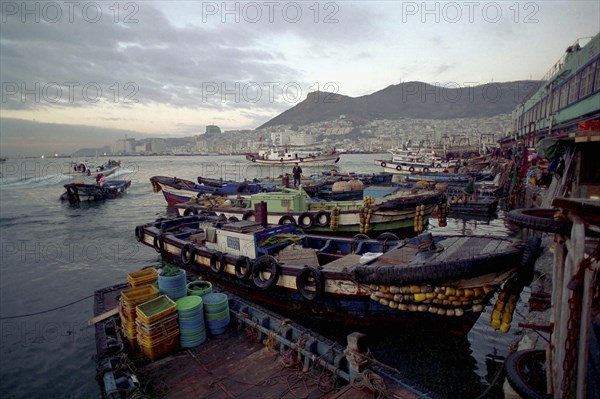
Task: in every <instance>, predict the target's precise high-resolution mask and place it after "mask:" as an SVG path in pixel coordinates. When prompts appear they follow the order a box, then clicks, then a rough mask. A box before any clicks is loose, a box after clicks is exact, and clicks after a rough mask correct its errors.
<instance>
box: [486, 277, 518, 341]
mask: <svg viewBox="0 0 600 399" xmlns="http://www.w3.org/2000/svg"><path fill="white" fill-rule="evenodd" d="M521 291H523V286H522V285H521V284H518V283H516V282H515V281H514V279H511V280H508V281H507V282H506V284H504V287H502V291H501V292H500V294H498V299H497V300H496V303H495V304H494V310H492V315H491V316H490V324H491V325H492V327H493V328H494V330H500V331H501V332H503V333H507V332H508V331H510V325H511V323H512V319H513V314H514V313H515V308H516V306H517V301H518V300H519V298H520V297H521Z"/></svg>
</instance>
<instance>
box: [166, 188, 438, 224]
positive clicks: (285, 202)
mask: <svg viewBox="0 0 600 399" xmlns="http://www.w3.org/2000/svg"><path fill="white" fill-rule="evenodd" d="M445 198H446V197H445V195H444V193H443V192H441V191H439V190H430V189H423V190H417V189H411V190H398V191H396V192H395V193H393V194H390V195H388V196H385V197H383V198H378V199H375V198H372V197H365V198H364V199H362V200H352V201H323V200H318V199H311V198H307V195H306V193H305V192H304V190H303V188H302V186H300V188H299V189H291V188H283V189H282V191H279V192H269V193H258V194H253V195H251V196H250V197H249V198H224V197H215V196H211V197H209V196H200V197H199V198H195V199H192V200H191V201H188V202H185V203H180V204H177V205H176V208H177V211H178V214H179V215H180V216H188V215H193V214H215V215H221V216H223V217H224V218H228V219H231V220H254V219H255V218H256V210H255V209H256V207H257V205H258V207H259V208H260V204H261V203H262V204H264V207H265V208H266V209H268V212H267V210H266V209H265V210H264V212H267V213H268V216H267V220H268V223H269V224H274V225H276V224H287V223H291V224H297V225H298V226H299V227H300V228H302V229H305V230H306V231H310V232H312V233H317V232H318V233H320V234H346V235H352V234H356V233H366V234H378V233H382V232H385V231H393V232H397V233H400V234H406V233H407V232H408V233H410V234H414V231H419V232H420V231H422V230H423V229H424V226H426V225H427V223H428V221H429V215H430V214H431V212H432V211H433V209H434V208H435V206H436V205H437V204H438V203H442V202H444V201H445Z"/></svg>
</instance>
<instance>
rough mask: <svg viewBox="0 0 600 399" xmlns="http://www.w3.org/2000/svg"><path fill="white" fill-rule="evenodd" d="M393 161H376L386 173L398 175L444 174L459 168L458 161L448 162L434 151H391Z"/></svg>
mask: <svg viewBox="0 0 600 399" xmlns="http://www.w3.org/2000/svg"><path fill="white" fill-rule="evenodd" d="M389 152H390V153H391V154H392V159H391V160H381V159H379V160H375V164H377V165H379V166H381V167H382V168H383V170H384V171H386V172H391V173H398V174H411V173H429V172H444V171H448V169H449V168H454V167H455V166H458V161H456V160H452V161H446V160H442V159H440V158H439V157H437V156H436V154H435V152H433V151H426V150H423V149H417V150H391V151H389Z"/></svg>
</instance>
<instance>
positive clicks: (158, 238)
mask: <svg viewBox="0 0 600 399" xmlns="http://www.w3.org/2000/svg"><path fill="white" fill-rule="evenodd" d="M152 245H153V246H154V250H155V251H156V252H158V253H159V254H161V255H162V254H163V252H164V251H165V239H164V238H163V236H162V235H161V234H157V235H155V236H154V240H153V242H152Z"/></svg>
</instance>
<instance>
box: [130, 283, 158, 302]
mask: <svg viewBox="0 0 600 399" xmlns="http://www.w3.org/2000/svg"><path fill="white" fill-rule="evenodd" d="M158 295H159V293H158V289H157V288H156V287H155V286H153V285H152V284H145V285H141V286H139V287H134V288H129V289H126V290H123V291H122V292H121V299H122V300H123V301H124V302H125V303H126V304H128V305H130V306H135V305H139V304H142V303H144V302H148V301H149V300H151V299H154V298H158Z"/></svg>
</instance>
